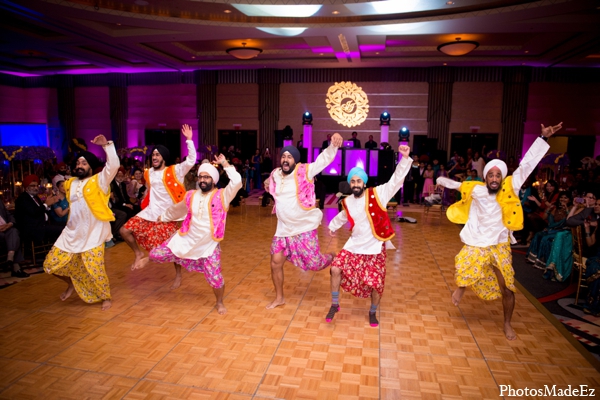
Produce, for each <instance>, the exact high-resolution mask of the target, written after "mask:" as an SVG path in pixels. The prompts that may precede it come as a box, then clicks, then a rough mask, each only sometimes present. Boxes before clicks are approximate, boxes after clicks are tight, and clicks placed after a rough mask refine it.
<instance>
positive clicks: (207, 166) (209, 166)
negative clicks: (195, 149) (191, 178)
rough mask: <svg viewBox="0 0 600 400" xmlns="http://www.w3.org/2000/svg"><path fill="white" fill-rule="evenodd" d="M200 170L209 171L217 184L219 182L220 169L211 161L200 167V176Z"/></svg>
mask: <svg viewBox="0 0 600 400" xmlns="http://www.w3.org/2000/svg"><path fill="white" fill-rule="evenodd" d="M200 172H206V173H208V174H209V175H210V177H211V178H212V180H213V183H214V184H215V185H216V184H217V182H219V171H217V169H216V168H215V167H214V166H213V165H212V164H211V163H204V164H201V165H200V168H198V176H200Z"/></svg>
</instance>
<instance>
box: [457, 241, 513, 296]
mask: <svg viewBox="0 0 600 400" xmlns="http://www.w3.org/2000/svg"><path fill="white" fill-rule="evenodd" d="M455 265H456V273H455V276H454V278H455V282H456V285H458V286H459V287H466V286H470V287H471V289H473V291H474V292H475V294H476V295H477V296H478V297H479V298H480V299H482V300H496V299H499V298H501V297H502V292H501V291H500V285H499V284H498V279H497V278H496V274H495V273H494V268H498V269H499V270H500V272H501V273H502V276H503V277H504V282H505V283H506V287H507V288H508V289H510V290H511V291H512V292H516V291H517V288H516V287H515V271H514V270H513V267H512V253H511V250H510V244H509V243H508V242H506V243H500V244H497V245H494V246H488V247H475V246H469V245H465V246H463V248H462V250H461V251H460V253H458V255H457V256H456V258H455Z"/></svg>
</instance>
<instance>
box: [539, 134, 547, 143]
mask: <svg viewBox="0 0 600 400" xmlns="http://www.w3.org/2000/svg"><path fill="white" fill-rule="evenodd" d="M540 137H541V138H542V139H544V140H545V141H546V142H547V141H548V138H547V137H546V136H544V135H540Z"/></svg>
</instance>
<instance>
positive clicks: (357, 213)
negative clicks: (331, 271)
mask: <svg viewBox="0 0 600 400" xmlns="http://www.w3.org/2000/svg"><path fill="white" fill-rule="evenodd" d="M411 165H412V160H411V159H410V158H402V160H401V161H400V163H398V166H397V167H396V170H395V171H394V174H393V175H392V177H391V179H390V180H389V182H387V183H385V184H383V185H379V186H376V187H375V192H376V193H377V196H378V197H379V200H380V202H381V205H382V206H384V207H385V206H386V205H387V203H388V201H390V199H391V198H392V197H394V195H395V194H396V192H398V190H400V188H401V187H402V184H403V183H404V178H405V177H406V174H408V172H409V171H410V167H411ZM364 196H365V192H363V195H362V196H361V197H359V198H356V197H354V195H350V196H348V197H346V199H345V201H346V207H348V210H349V211H350V215H351V216H352V219H353V220H354V228H352V235H351V236H350V239H348V241H347V242H346V244H345V245H344V250H346V251H349V252H351V253H354V254H379V253H381V240H379V239H377V238H376V237H375V236H373V231H372V230H371V224H370V223H369V219H368V217H367V213H366V211H365V197H364ZM371 200H372V201H375V199H374V198H373V199H371ZM346 222H348V215H347V214H346V210H342V212H340V213H339V214H338V215H336V216H335V218H334V219H332V220H331V222H330V223H329V229H330V230H331V231H333V232H335V231H337V230H338V229H340V228H341V227H342V225H344V224H345V223H346ZM385 248H386V249H395V247H394V245H393V244H392V242H391V240H387V241H386V242H385Z"/></svg>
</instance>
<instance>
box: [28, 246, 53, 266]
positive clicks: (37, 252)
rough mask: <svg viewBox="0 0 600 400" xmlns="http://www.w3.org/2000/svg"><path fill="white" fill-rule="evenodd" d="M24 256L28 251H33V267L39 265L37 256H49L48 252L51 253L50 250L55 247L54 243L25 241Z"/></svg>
mask: <svg viewBox="0 0 600 400" xmlns="http://www.w3.org/2000/svg"><path fill="white" fill-rule="evenodd" d="M22 244H23V256H25V254H26V252H25V250H26V249H29V248H30V249H31V261H32V263H33V265H37V263H36V260H35V259H36V256H44V257H45V256H46V254H48V252H49V251H50V249H51V248H52V246H53V243H50V242H46V241H42V242H37V243H36V242H35V241H33V240H28V241H23V242H22Z"/></svg>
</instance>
